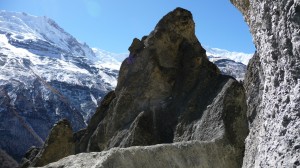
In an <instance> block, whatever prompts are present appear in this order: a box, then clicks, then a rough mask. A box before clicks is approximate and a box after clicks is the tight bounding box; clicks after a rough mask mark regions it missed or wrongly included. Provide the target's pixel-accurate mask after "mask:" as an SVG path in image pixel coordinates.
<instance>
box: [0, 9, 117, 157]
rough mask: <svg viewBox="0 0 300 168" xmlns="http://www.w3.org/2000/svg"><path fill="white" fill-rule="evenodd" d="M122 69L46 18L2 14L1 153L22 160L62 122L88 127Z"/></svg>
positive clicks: (0, 64) (0, 24) (0, 38)
mask: <svg viewBox="0 0 300 168" xmlns="http://www.w3.org/2000/svg"><path fill="white" fill-rule="evenodd" d="M102 55H103V54H102ZM102 63H103V64H102ZM119 66H120V62H117V61H113V58H111V59H110V60H109V59H108V58H105V57H103V56H102V57H101V54H99V53H97V52H96V54H95V53H94V51H93V50H92V49H91V48H90V47H89V46H88V45H86V44H82V43H80V42H78V41H77V40H76V39H75V38H74V37H73V36H71V35H70V34H68V33H66V32H65V31H64V30H63V29H62V28H60V27H59V26H58V25H57V24H56V23H55V22H54V21H53V20H51V19H49V18H47V17H36V16H31V15H28V14H25V13H15V12H6V11H1V12H0V69H1V73H0V95H1V96H0V148H3V149H4V150H5V151H7V152H8V153H9V154H10V155H12V156H14V157H15V158H17V159H20V158H21V157H22V155H23V154H24V152H26V150H27V149H28V148H29V147H30V146H32V145H35V146H40V145H42V144H43V141H44V139H45V138H46V136H47V135H48V131H49V129H50V128H51V127H52V125H53V124H54V123H55V122H57V121H58V120H59V119H61V118H67V119H68V120H69V121H71V123H72V125H73V127H74V128H73V129H74V130H75V131H76V130H79V129H81V128H84V127H85V126H86V123H87V121H88V120H89V118H90V116H91V115H92V114H93V113H94V111H95V109H96V107H97V103H98V102H99V100H100V99H101V97H103V95H105V94H106V93H107V92H108V91H109V90H112V89H114V87H115V86H116V83H117V82H116V81H117V74H118V67H119Z"/></svg>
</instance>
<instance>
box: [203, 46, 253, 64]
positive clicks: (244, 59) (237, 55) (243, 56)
mask: <svg viewBox="0 0 300 168" xmlns="http://www.w3.org/2000/svg"><path fill="white" fill-rule="evenodd" d="M204 48H205V50H206V55H207V56H208V57H209V56H213V57H220V58H223V59H229V60H233V61H235V62H240V63H243V64H244V65H247V64H248V62H249V60H250V58H252V56H253V53H251V54H247V53H242V52H234V51H228V50H224V49H220V48H211V47H206V46H204Z"/></svg>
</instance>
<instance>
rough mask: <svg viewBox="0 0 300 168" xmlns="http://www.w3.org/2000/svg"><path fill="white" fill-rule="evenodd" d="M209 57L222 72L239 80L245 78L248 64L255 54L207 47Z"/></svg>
mask: <svg viewBox="0 0 300 168" xmlns="http://www.w3.org/2000/svg"><path fill="white" fill-rule="evenodd" d="M205 50H206V55H207V57H208V59H209V60H210V61H211V62H213V63H214V64H216V65H217V66H218V68H219V69H220V70H221V72H222V73H223V74H225V75H230V76H233V77H234V78H236V79H237V80H243V79H244V77H245V73H246V70H247V66H246V65H247V64H248V62H249V60H250V58H251V57H252V56H253V54H246V53H242V52H232V51H228V50H224V49H219V48H210V47H205Z"/></svg>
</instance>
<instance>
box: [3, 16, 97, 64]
mask: <svg viewBox="0 0 300 168" xmlns="http://www.w3.org/2000/svg"><path fill="white" fill-rule="evenodd" d="M0 22H1V24H0V31H1V32H0V33H1V34H6V36H7V38H8V39H9V42H10V43H11V44H12V45H14V46H17V47H21V48H23V46H25V45H35V46H37V48H36V49H32V50H36V51H32V52H36V53H37V54H38V55H44V56H50V55H49V52H46V53H43V52H41V49H44V50H50V51H51V56H52V57H56V58H60V57H62V56H66V58H71V57H86V58H88V59H90V60H96V59H97V58H96V56H95V54H94V52H93V51H92V50H91V49H90V48H89V46H87V45H86V44H81V43H79V42H78V41H77V40H76V39H75V38H74V37H73V36H71V35H70V34H69V33H67V32H65V31H64V30H63V29H62V28H61V27H60V26H59V25H58V24H57V23H56V22H55V21H53V20H52V19H49V18H47V17H39V16H33V15H28V14H26V13H17V12H7V11H1V12H0ZM45 46H46V48H45ZM49 46H51V48H50V47H49Z"/></svg>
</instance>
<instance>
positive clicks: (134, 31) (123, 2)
mask: <svg viewBox="0 0 300 168" xmlns="http://www.w3.org/2000/svg"><path fill="white" fill-rule="evenodd" d="M176 7H183V8H185V9H188V10H189V11H191V12H192V14H193V17H194V20H195V23H196V35H197V37H198V39H199V41H200V42H201V43H202V44H203V45H205V46H209V47H216V48H222V49H227V50H230V51H239V52H246V53H253V52H254V50H255V48H254V45H253V43H252V37H251V35H250V32H249V29H248V26H247V25H246V23H245V22H244V19H243V17H242V15H241V14H240V12H239V11H238V10H237V9H236V8H235V7H234V6H233V5H231V4H230V1H229V0H190V1H188V0H151V1H150V0H146V1H141V0H0V9H1V10H7V11H17V12H26V13H28V14H32V15H37V16H47V17H49V18H52V19H53V20H55V21H56V22H57V23H58V24H59V25H60V26H61V27H62V28H63V29H65V31H67V32H68V33H70V34H72V35H73V36H74V37H76V38H77V39H78V40H79V41H82V42H86V43H87V44H88V45H89V46H90V47H97V48H101V49H104V50H107V51H110V52H115V53H123V52H127V49H128V47H129V45H130V44H131V42H132V39H133V38H135V37H137V38H142V37H143V36H144V35H148V34H149V33H150V32H151V31H152V30H153V29H154V27H155V25H156V23H157V22H158V21H159V20H160V19H161V18H162V17H163V16H164V15H165V14H167V13H168V12H170V11H172V10H173V9H175V8H176Z"/></svg>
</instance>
